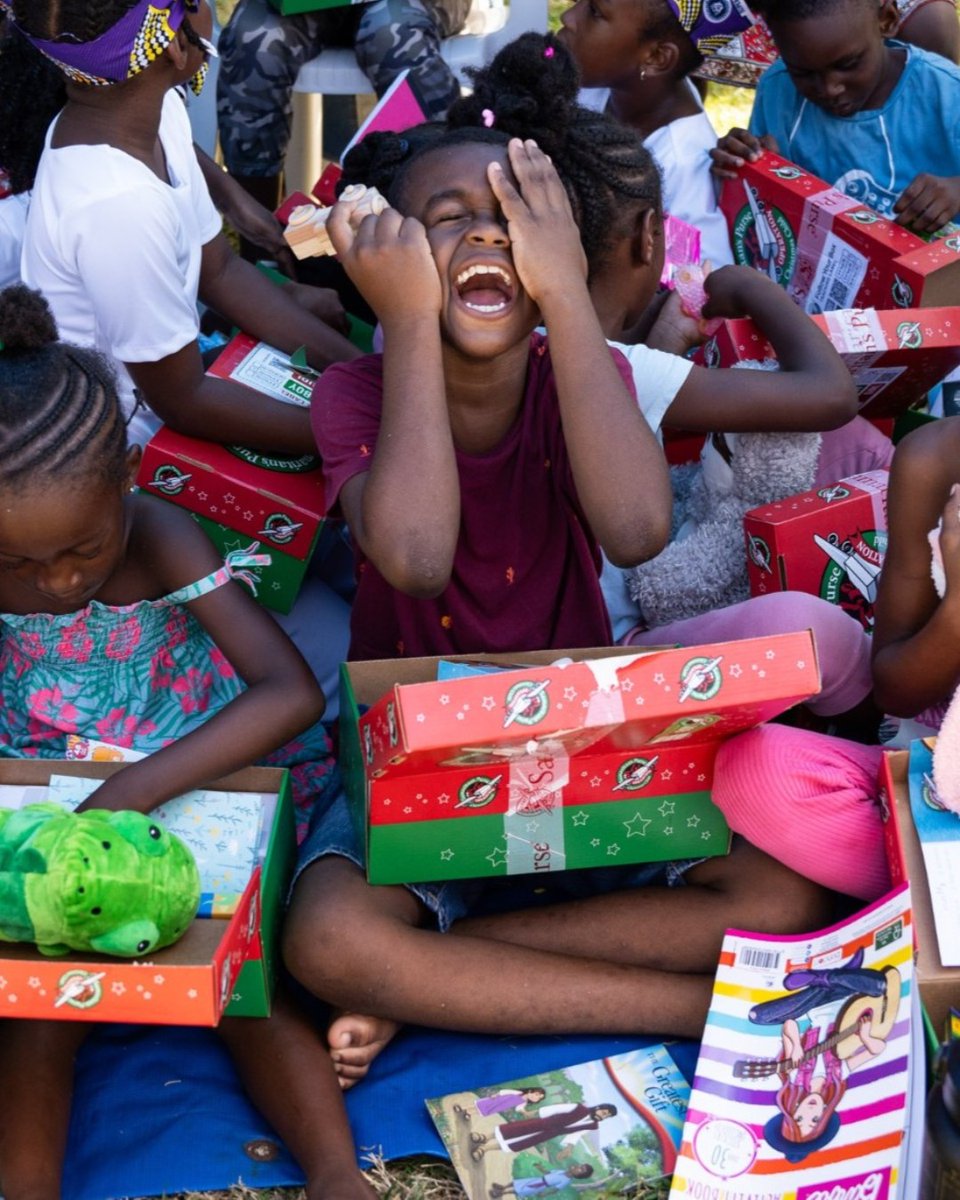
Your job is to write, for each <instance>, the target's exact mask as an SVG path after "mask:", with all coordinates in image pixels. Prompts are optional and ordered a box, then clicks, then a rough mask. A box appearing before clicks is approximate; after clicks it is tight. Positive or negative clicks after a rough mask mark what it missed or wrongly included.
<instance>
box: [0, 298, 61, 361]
mask: <svg viewBox="0 0 960 1200" xmlns="http://www.w3.org/2000/svg"><path fill="white" fill-rule="evenodd" d="M57 340H58V334H57V323H56V321H54V319H53V313H52V312H51V311H50V306H49V304H47V302H46V300H45V299H44V297H43V296H42V295H41V293H40V292H35V291H33V290H32V289H31V288H28V287H26V286H25V285H24V284H22V283H18V284H15V285H14V286H13V287H8V288H6V289H5V290H4V291H2V292H0V342H2V343H3V350H2V351H0V354H11V353H13V354H17V353H20V354H29V353H31V352H32V351H35V350H42V349H43V347H44V346H49V345H51V344H53V343H55V342H56V341H57Z"/></svg>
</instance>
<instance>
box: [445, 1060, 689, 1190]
mask: <svg viewBox="0 0 960 1200" xmlns="http://www.w3.org/2000/svg"><path fill="white" fill-rule="evenodd" d="M689 1095H690V1085H689V1084H688V1083H687V1081H686V1079H684V1077H683V1075H682V1074H681V1072H680V1070H679V1068H678V1067H677V1065H676V1063H675V1062H674V1061H673V1059H672V1058H671V1057H670V1053H669V1051H668V1049H667V1047H665V1046H649V1047H647V1049H645V1050H632V1051H630V1052H628V1053H626V1054H618V1055H616V1056H614V1057H612V1058H604V1059H599V1060H597V1061H595V1062H588V1063H581V1064H579V1065H578V1066H575V1067H564V1068H562V1069H561V1070H558V1071H548V1072H546V1073H543V1074H540V1075H536V1076H530V1077H528V1078H526V1079H515V1080H512V1081H511V1082H509V1083H500V1084H496V1085H494V1086H491V1087H478V1088H476V1089H474V1091H472V1092H458V1093H455V1094H454V1095H450V1096H441V1097H440V1098H439V1099H436V1100H428V1101H427V1108H428V1109H429V1110H430V1116H431V1117H432V1118H433V1122H434V1124H435V1125H436V1127H437V1129H438V1131H439V1133H440V1136H441V1137H442V1138H443V1142H444V1145H445V1146H446V1148H447V1151H448V1152H449V1154H450V1158H451V1160H452V1162H453V1165H454V1167H456V1170H457V1174H458V1175H459V1176H460V1182H461V1183H462V1184H463V1187H464V1190H465V1191H466V1193H467V1195H468V1197H469V1198H470V1200H498V1198H499V1197H501V1196H502V1197H513V1196H521V1197H522V1196H551V1197H556V1198H557V1200H573V1197H576V1196H590V1195H591V1194H592V1195H596V1196H600V1195H602V1196H610V1195H618V1194H620V1193H621V1192H622V1193H624V1194H626V1193H627V1191H628V1189H629V1190H630V1191H631V1193H633V1192H634V1191H635V1189H636V1186H637V1183H638V1182H639V1181H641V1180H643V1181H647V1180H652V1179H659V1178H661V1177H663V1176H665V1175H669V1174H670V1173H671V1171H672V1170H673V1167H674V1163H675V1161H676V1156H677V1148H678V1147H679V1145H680V1135H681V1132H682V1129H683V1119H684V1114H685V1113H686V1111H687V1100H688V1097H689Z"/></svg>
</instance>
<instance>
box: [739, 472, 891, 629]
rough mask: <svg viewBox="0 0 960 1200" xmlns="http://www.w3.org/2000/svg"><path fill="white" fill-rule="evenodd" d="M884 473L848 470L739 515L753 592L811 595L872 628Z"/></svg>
mask: <svg viewBox="0 0 960 1200" xmlns="http://www.w3.org/2000/svg"><path fill="white" fill-rule="evenodd" d="M888 478H889V474H888V472H887V471H882V470H881V471H865V472H863V473H862V474H860V475H850V476H848V477H847V478H846V479H841V480H839V481H838V482H837V483H834V484H831V485H830V486H829V487H822V488H813V489H811V490H810V491H809V492H801V493H800V494H799V495H797V496H788V497H787V498H786V499H784V500H778V501H777V502H776V503H775V504H766V505H763V506H762V507H761V508H754V509H752V510H751V511H750V512H748V513H747V514H746V516H745V517H744V518H743V531H744V538H745V541H746V549H747V572H748V575H749V579H750V592H751V594H752V595H754V596H762V595H765V594H766V593H767V592H787V591H791V592H808V593H809V594H810V595H813V596H821V597H822V598H823V599H824V600H829V601H830V603H831V604H839V605H840V606H841V607H842V608H843V609H845V610H846V611H847V612H848V613H849V614H850V615H851V616H852V617H855V618H856V619H857V620H858V621H859V622H860V624H861V625H863V627H864V628H865V629H867V630H868V631H869V630H872V629H873V604H874V601H875V600H876V595H877V580H878V578H879V575H880V568H881V566H882V565H883V556H884V554H885V553H886V549H887V481H888Z"/></svg>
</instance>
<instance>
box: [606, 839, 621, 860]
mask: <svg viewBox="0 0 960 1200" xmlns="http://www.w3.org/2000/svg"><path fill="white" fill-rule="evenodd" d="M619 853H620V847H619V846H618V845H617V843H616V842H611V843H610V845H609V846H608V847H607V856H608V857H609V858H616V857H617V855H618V854H619Z"/></svg>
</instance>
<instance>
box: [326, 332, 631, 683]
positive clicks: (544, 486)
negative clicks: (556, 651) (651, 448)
mask: <svg viewBox="0 0 960 1200" xmlns="http://www.w3.org/2000/svg"><path fill="white" fill-rule="evenodd" d="M611 353H612V354H613V356H614V359H615V360H616V362H617V366H618V368H619V370H620V373H621V375H622V377H623V379H624V382H625V383H626V385H627V387H628V388H629V390H630V393H631V395H633V393H634V387H633V376H632V372H631V370H630V367H629V365H628V363H627V361H626V359H624V358H623V356H622V355H620V354H619V352H616V351H611ZM528 361H529V365H528V369H527V386H526V392H525V394H524V400H523V406H522V408H521V410H520V414H519V416H518V418H517V420H516V422H515V424H514V425H513V427H512V428H511V429H510V431H509V432H508V433H507V435H506V437H505V438H504V439H503V441H502V442H501V443H500V445H499V446H497V447H495V448H494V449H493V450H491V451H490V452H489V453H487V454H482V455H469V454H465V453H463V452H462V451H460V450H458V451H457V471H458V474H459V478H460V535H459V539H458V542H457V550H456V555H455V557H454V562H453V573H452V576H451V580H450V583H449V585H448V586H447V588H446V590H445V591H444V592H443V593H442V594H441V595H440V596H438V597H437V598H436V599H431V600H425V599H416V598H414V597H411V596H407V595H404V594H403V593H402V592H399V591H397V590H396V589H395V588H392V587H391V586H390V585H389V584H388V583H387V582H386V580H385V579H384V578H383V577H382V576H381V575H380V573H379V572H378V571H377V570H376V568H375V567H374V565H373V564H372V563H371V562H370V561H369V560H365V559H364V557H363V555H362V554H361V552H360V551H359V549H358V550H357V570H358V583H357V595H356V599H355V600H354V604H353V614H352V619H351V634H352V637H351V642H350V657H351V658H353V659H358V658H394V657H398V656H411V655H427V654H441V655H442V654H463V653H470V652H472V651H480V650H487V651H495V650H502V651H507V652H509V651H519V650H538V649H544V648H550V647H557V648H559V647H565V646H571V647H576V646H601V645H603V646H607V645H609V644H610V643H611V641H612V640H613V635H612V632H611V629H610V620H609V617H608V616H607V609H606V605H605V603H604V601H603V595H602V593H601V591H600V578H599V575H600V550H599V547H598V545H597V542H596V539H595V538H594V536H593V533H592V532H591V530H590V527H589V525H588V523H587V519H586V516H585V514H584V512H583V510H582V508H581V506H580V501H579V499H578V497H577V493H576V487H575V485H574V481H573V473H572V470H571V467H570V459H569V455H568V453H567V447H566V443H565V442H564V439H563V428H562V425H561V422H560V410H559V400H558V397H557V387H556V382H555V380H554V375H553V367H552V365H551V362H550V354H549V351H548V347H547V340H546V338H544V337H543V336H542V335H540V334H533V335H532V336H531V339H530V357H529V360H528ZM382 402H383V359H382V357H381V356H380V355H368V356H367V357H366V358H361V359H357V360H356V361H354V362H351V363H338V364H336V365H334V366H332V367H329V368H328V369H327V370H326V371H324V373H323V375H322V376H321V377H320V379H319V380H318V381H317V384H316V387H315V388H314V392H313V403H312V408H311V418H312V423H313V431H314V436H315V437H316V439H317V445H318V446H319V448H320V454H321V456H322V458H323V468H324V476H325V483H326V494H327V502H328V506H329V507H330V508H333V507H335V505H336V503H337V499H338V497H339V495H340V491H341V489H342V488H343V486H344V484H345V483H346V482H347V480H349V479H351V478H352V477H353V476H354V475H358V474H360V473H362V472H364V471H369V470H370V464H371V461H372V456H373V454H374V452H375V447H376V444H377V435H378V432H379V428H380V412H381V406H382ZM411 469H412V470H414V471H415V470H416V465H415V464H413V465H412V466H411ZM398 503H402V497H399V498H398Z"/></svg>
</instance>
